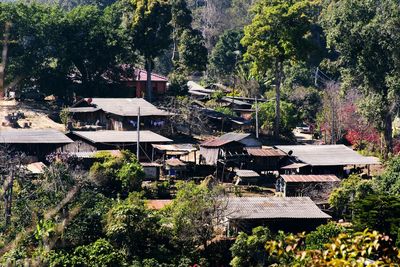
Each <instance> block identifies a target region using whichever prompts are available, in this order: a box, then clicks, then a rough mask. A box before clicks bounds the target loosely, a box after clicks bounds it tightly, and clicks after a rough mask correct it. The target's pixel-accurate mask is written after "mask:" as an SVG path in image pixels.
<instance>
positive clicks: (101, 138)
mask: <svg viewBox="0 0 400 267" xmlns="http://www.w3.org/2000/svg"><path fill="white" fill-rule="evenodd" d="M68 136H69V137H70V138H71V139H72V140H73V143H72V144H68V145H66V146H64V148H63V149H64V150H65V151H67V152H71V153H75V152H94V151H99V150H123V149H126V150H130V151H132V152H134V153H136V148H137V138H138V132H137V131H112V130H102V131H72V132H70V133H68ZM170 142H172V140H171V139H168V138H166V137H164V136H162V135H159V134H156V133H154V132H152V131H147V130H143V131H140V132H139V143H140V158H139V160H140V161H151V152H152V146H151V145H152V144H153V143H154V144H164V143H170Z"/></svg>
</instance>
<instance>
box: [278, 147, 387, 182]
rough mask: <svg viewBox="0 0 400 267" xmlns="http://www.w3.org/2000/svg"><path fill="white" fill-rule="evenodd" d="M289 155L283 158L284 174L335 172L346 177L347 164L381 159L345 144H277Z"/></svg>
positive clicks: (368, 164)
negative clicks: (359, 152) (358, 151)
mask: <svg viewBox="0 0 400 267" xmlns="http://www.w3.org/2000/svg"><path fill="white" fill-rule="evenodd" d="M277 148H278V149H280V150H282V151H283V152H285V153H286V154H287V155H288V156H287V157H286V158H285V159H284V160H282V163H281V164H282V165H281V172H282V173H284V174H335V175H337V176H339V177H346V176H347V174H348V173H345V168H344V167H346V166H353V167H356V166H366V167H367V168H369V166H370V165H378V164H380V163H379V159H378V158H375V157H366V156H363V155H360V154H358V153H357V152H356V151H354V150H352V149H351V148H348V147H347V146H345V145H294V146H277Z"/></svg>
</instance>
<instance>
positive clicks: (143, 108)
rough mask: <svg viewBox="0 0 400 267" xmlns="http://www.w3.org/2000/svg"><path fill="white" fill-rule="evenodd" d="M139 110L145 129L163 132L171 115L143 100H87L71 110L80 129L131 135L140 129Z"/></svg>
mask: <svg viewBox="0 0 400 267" xmlns="http://www.w3.org/2000/svg"><path fill="white" fill-rule="evenodd" d="M139 108H140V124H141V129H148V130H158V131H159V130H161V129H162V128H163V127H164V125H165V122H166V120H167V119H168V117H169V115H170V114H169V113H168V112H166V111H164V110H161V109H158V108H157V107H156V106H154V105H153V104H151V103H149V102H147V101H146V100H144V99H143V98H87V99H82V100H80V101H78V102H77V103H75V104H74V105H73V106H72V107H71V108H69V109H68V110H69V112H70V113H71V114H72V120H73V122H74V123H75V124H76V125H77V126H76V128H77V129H82V130H84V129H87V128H89V129H99V128H100V129H103V128H104V129H107V130H117V131H129V130H136V128H137V125H136V124H137V116H138V112H139Z"/></svg>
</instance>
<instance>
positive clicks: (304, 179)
mask: <svg viewBox="0 0 400 267" xmlns="http://www.w3.org/2000/svg"><path fill="white" fill-rule="evenodd" d="M281 177H282V179H283V180H285V182H286V183H330V182H340V179H339V178H338V177H337V176H336V175H333V174H324V175H281Z"/></svg>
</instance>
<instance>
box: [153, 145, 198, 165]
mask: <svg viewBox="0 0 400 267" xmlns="http://www.w3.org/2000/svg"><path fill="white" fill-rule="evenodd" d="M152 146H153V152H152V159H153V160H155V159H160V158H161V159H163V160H165V159H168V158H170V157H177V158H179V159H182V160H183V161H185V162H194V163H196V158H197V157H196V152H197V150H198V149H197V148H196V147H194V145H193V144H164V145H157V144H153V145H152Z"/></svg>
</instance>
